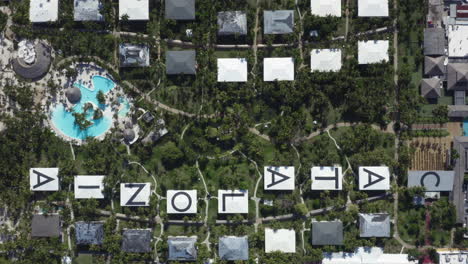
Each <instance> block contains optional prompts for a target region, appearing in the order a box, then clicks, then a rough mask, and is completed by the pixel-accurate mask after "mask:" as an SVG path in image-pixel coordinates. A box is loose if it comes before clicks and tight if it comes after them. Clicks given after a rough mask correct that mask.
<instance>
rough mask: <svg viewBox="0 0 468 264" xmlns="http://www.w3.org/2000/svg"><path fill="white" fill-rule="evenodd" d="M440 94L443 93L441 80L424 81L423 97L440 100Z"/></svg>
mask: <svg viewBox="0 0 468 264" xmlns="http://www.w3.org/2000/svg"><path fill="white" fill-rule="evenodd" d="M440 94H441V91H440V79H439V78H429V79H422V81H421V96H423V97H425V98H439V97H440Z"/></svg>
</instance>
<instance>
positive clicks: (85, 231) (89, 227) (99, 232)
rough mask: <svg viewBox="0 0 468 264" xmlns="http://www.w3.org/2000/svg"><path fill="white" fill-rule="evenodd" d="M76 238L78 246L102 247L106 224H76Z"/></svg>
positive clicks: (81, 222)
mask: <svg viewBox="0 0 468 264" xmlns="http://www.w3.org/2000/svg"><path fill="white" fill-rule="evenodd" d="M75 237H76V244H78V245H101V244H102V241H103V239H104V224H103V223H101V222H83V221H80V222H76V223H75Z"/></svg>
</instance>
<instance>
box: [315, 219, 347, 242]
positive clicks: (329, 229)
mask: <svg viewBox="0 0 468 264" xmlns="http://www.w3.org/2000/svg"><path fill="white" fill-rule="evenodd" d="M342 244H343V223H342V222H341V221H331V222H312V245H342Z"/></svg>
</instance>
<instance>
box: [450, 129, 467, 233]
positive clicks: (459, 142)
mask: <svg viewBox="0 0 468 264" xmlns="http://www.w3.org/2000/svg"><path fill="white" fill-rule="evenodd" d="M453 148H454V149H455V150H456V151H457V152H458V154H459V155H460V157H459V158H458V159H457V160H456V161H455V168H454V170H455V178H454V181H453V192H452V195H453V203H454V205H455V208H456V212H457V223H460V224H461V223H463V222H464V220H465V219H464V218H465V216H466V212H465V201H464V199H465V194H464V193H463V187H462V186H463V180H464V176H465V173H466V172H467V171H468V137H454V140H453Z"/></svg>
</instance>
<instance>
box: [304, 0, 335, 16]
mask: <svg viewBox="0 0 468 264" xmlns="http://www.w3.org/2000/svg"><path fill="white" fill-rule="evenodd" d="M310 9H311V11H312V15H316V16H319V17H326V16H336V17H341V0H310Z"/></svg>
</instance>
